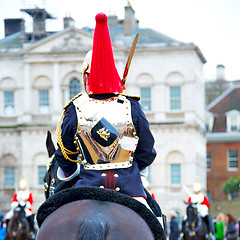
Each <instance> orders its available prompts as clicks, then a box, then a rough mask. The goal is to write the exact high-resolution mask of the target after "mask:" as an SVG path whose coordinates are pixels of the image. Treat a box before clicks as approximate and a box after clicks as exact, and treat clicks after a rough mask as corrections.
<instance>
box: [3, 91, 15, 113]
mask: <svg viewBox="0 0 240 240" xmlns="http://www.w3.org/2000/svg"><path fill="white" fill-rule="evenodd" d="M14 112H15V111H14V92H12V91H7V92H4V114H6V115H12V114H14Z"/></svg>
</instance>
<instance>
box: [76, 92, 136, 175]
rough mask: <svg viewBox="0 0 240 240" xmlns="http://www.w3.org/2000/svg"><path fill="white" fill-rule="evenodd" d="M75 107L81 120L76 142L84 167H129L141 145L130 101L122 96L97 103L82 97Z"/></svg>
mask: <svg viewBox="0 0 240 240" xmlns="http://www.w3.org/2000/svg"><path fill="white" fill-rule="evenodd" d="M73 104H74V105H75V108H76V112H77V118H78V130H77V133H76V135H75V140H76V141H75V142H76V143H77V145H78V146H77V147H78V148H79V149H80V150H81V152H82V153H83V158H85V160H86V162H87V163H86V164H85V166H84V167H85V168H86V169H96V170H104V169H108V168H111V169H112V168H126V167H130V166H131V165H132V154H133V152H134V151H135V149H136V146H137V143H138V137H137V136H136V131H135V128H134V125H133V122H132V116H131V103H130V101H129V100H128V99H126V97H125V96H123V95H119V96H116V97H113V98H110V99H107V100H98V99H93V98H89V96H88V95H87V94H83V95H82V96H80V97H78V98H77V99H75V100H74V101H73Z"/></svg>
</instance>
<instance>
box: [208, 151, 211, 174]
mask: <svg viewBox="0 0 240 240" xmlns="http://www.w3.org/2000/svg"><path fill="white" fill-rule="evenodd" d="M210 169H211V151H209V150H207V170H210Z"/></svg>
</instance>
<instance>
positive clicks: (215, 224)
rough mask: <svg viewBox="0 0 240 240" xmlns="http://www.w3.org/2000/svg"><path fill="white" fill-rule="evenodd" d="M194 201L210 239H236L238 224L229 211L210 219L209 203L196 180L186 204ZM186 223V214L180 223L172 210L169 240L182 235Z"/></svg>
mask: <svg viewBox="0 0 240 240" xmlns="http://www.w3.org/2000/svg"><path fill="white" fill-rule="evenodd" d="M189 203H194V204H196V206H197V210H198V213H199V215H200V216H201V218H202V220H203V221H204V222H205V223H206V225H207V228H208V235H210V237H211V239H216V240H224V239H225V240H237V239H238V237H239V225H240V223H238V222H237V221H236V219H235V218H234V216H233V215H232V214H231V213H227V214H224V213H219V214H218V215H217V216H216V217H215V218H213V219H211V216H210V214H209V208H210V204H209V201H208V198H207V196H206V195H204V194H203V193H202V191H201V185H200V183H199V182H198V181H197V182H195V183H194V185H193V194H191V193H190V191H189V198H188V200H187V204H189ZM185 223H186V216H184V217H183V221H182V223H181V225H182V226H181V227H180V222H178V220H177V213H176V212H175V211H174V210H172V211H170V213H169V227H168V236H169V240H177V239H181V238H182V237H183V233H184V230H185V229H184V228H185Z"/></svg>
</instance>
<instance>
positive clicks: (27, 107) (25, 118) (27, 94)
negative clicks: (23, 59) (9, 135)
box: [18, 63, 32, 123]
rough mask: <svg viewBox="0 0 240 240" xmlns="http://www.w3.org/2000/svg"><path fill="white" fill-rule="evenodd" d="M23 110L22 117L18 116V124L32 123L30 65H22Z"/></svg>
mask: <svg viewBox="0 0 240 240" xmlns="http://www.w3.org/2000/svg"><path fill="white" fill-rule="evenodd" d="M23 94H24V102H23V103H24V109H23V115H21V116H19V118H18V123H26V122H31V121H32V114H31V104H32V91H31V77H30V63H24V89H23Z"/></svg>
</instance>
